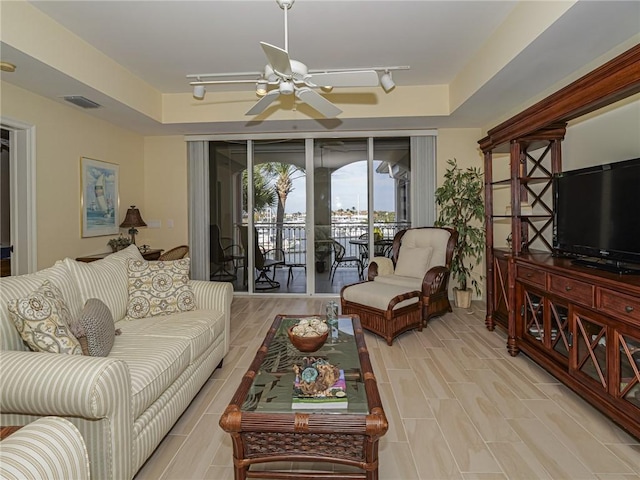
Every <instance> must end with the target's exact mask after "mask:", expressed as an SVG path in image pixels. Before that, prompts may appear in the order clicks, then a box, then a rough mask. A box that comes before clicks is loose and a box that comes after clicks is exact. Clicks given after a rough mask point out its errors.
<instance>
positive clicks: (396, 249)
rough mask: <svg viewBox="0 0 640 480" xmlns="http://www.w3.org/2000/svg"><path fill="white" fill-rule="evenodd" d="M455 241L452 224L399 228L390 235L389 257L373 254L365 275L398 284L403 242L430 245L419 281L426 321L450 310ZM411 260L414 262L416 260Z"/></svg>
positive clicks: (456, 240)
mask: <svg viewBox="0 0 640 480" xmlns="http://www.w3.org/2000/svg"><path fill="white" fill-rule="evenodd" d="M405 235H408V237H405ZM457 242H458V232H457V231H456V230H454V229H452V228H439V227H418V228H408V229H405V230H401V231H399V232H398V233H397V234H396V236H395V237H394V239H393V247H392V250H393V251H392V256H391V258H385V257H374V258H373V260H372V261H371V263H370V264H369V273H368V279H369V280H373V281H380V282H383V283H393V284H396V285H397V284H398V282H402V281H404V280H405V279H402V278H399V277H398V272H397V271H396V267H397V265H398V260H399V258H400V255H401V253H402V252H403V248H402V247H403V245H405V246H407V247H410V248H420V247H422V246H425V247H427V248H431V249H432V254H431V256H430V259H429V261H428V269H426V270H425V272H424V273H423V277H422V281H421V282H419V284H420V286H419V289H421V290H422V309H423V315H422V319H423V322H424V323H425V325H426V323H427V322H428V321H429V319H430V318H431V317H437V316H439V315H444V314H445V313H447V312H451V311H452V309H451V304H450V303H449V274H450V271H451V260H452V259H453V250H454V249H455V247H456V243H457ZM409 251H410V250H409V249H406V250H405V252H409ZM416 260H417V259H416ZM412 263H413V262H412ZM414 264H417V261H416V263H414ZM400 273H402V272H400Z"/></svg>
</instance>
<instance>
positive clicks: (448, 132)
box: [436, 128, 485, 297]
mask: <svg viewBox="0 0 640 480" xmlns="http://www.w3.org/2000/svg"><path fill="white" fill-rule="evenodd" d="M481 137H482V130H481V129H479V128H443V129H439V130H438V146H437V152H436V159H437V167H436V168H437V172H436V174H437V177H438V183H437V184H438V185H440V184H441V183H442V179H443V178H444V173H445V171H446V169H447V160H449V159H454V158H455V159H456V160H457V164H458V166H459V167H460V168H462V169H465V168H467V167H480V169H481V170H484V166H483V161H482V152H481V151H480V149H479V148H478V140H480V138H481ZM484 272H485V264H484V257H483V258H482V259H481V260H480V264H479V265H477V266H475V267H474V269H473V272H472V276H473V277H475V278H476V280H480V279H481V278H484ZM480 284H481V285H484V281H480ZM455 286H456V285H454V284H453V282H449V291H451V289H452V288H453V287H455ZM481 290H483V293H482V296H483V297H484V288H481ZM449 296H450V297H452V295H451V294H450V295H449ZM474 296H475V293H474Z"/></svg>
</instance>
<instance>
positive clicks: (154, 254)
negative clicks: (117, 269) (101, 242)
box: [76, 248, 164, 263]
mask: <svg viewBox="0 0 640 480" xmlns="http://www.w3.org/2000/svg"><path fill="white" fill-rule="evenodd" d="M163 251H164V250H162V249H161V248H148V249H147V250H141V251H140V254H141V255H142V258H144V259H145V260H149V261H152V260H158V258H159V257H160V254H161V253H162V252H163ZM112 253H113V252H108V253H96V254H95V255H85V256H84V257H77V258H76V260H77V261H78V262H85V263H90V262H95V261H96V260H101V259H103V258H104V257H106V256H107V255H111V254H112Z"/></svg>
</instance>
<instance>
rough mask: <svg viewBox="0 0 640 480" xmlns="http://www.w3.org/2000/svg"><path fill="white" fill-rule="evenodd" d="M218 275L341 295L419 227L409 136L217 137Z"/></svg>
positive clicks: (214, 250)
mask: <svg viewBox="0 0 640 480" xmlns="http://www.w3.org/2000/svg"><path fill="white" fill-rule="evenodd" d="M209 185H210V195H209V201H210V208H209V211H210V233H211V234H210V240H211V246H210V267H211V269H210V271H211V277H210V278H211V279H212V280H218V281H229V282H232V283H233V286H234V289H235V291H236V292H250V293H253V292H259V293H262V294H265V293H268V294H286V293H291V294H294V293H295V294H337V293H339V291H340V289H341V288H342V286H344V285H347V284H350V283H354V282H357V281H359V280H360V279H363V278H365V276H366V268H367V265H368V263H369V260H370V259H371V257H372V256H379V255H387V256H388V255H390V252H391V248H390V246H391V243H392V241H393V236H394V235H395V233H396V232H397V231H398V230H400V229H402V228H406V227H408V226H410V224H411V149H410V139H409V137H401V138H371V137H368V138H340V139H313V140H311V139H282V140H277V139H274V140H255V141H251V140H248V141H234V142H230V141H212V142H209Z"/></svg>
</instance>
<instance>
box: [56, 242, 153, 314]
mask: <svg viewBox="0 0 640 480" xmlns="http://www.w3.org/2000/svg"><path fill="white" fill-rule="evenodd" d="M130 258H133V259H136V260H142V255H141V254H140V250H138V247H136V246H135V245H130V246H129V247H127V248H125V249H123V250H120V251H119V252H115V253H112V254H111V255H109V256H107V257H105V258H103V259H102V260H96V261H95V262H91V263H84V262H77V261H75V260H72V259H71V258H65V260H64V261H65V263H66V265H67V266H68V268H69V270H70V272H71V274H72V275H73V276H74V277H75V278H76V281H77V282H78V289H79V291H80V296H81V299H82V305H84V304H85V303H86V301H87V300H89V299H90V298H98V299H100V300H102V301H103V302H104V303H105V305H107V307H109V310H110V311H111V314H112V315H113V318H114V320H120V319H121V318H124V316H125V313H126V311H127V300H128V298H129V290H128V279H127V261H128V260H129V259H130ZM81 308H82V307H81Z"/></svg>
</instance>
